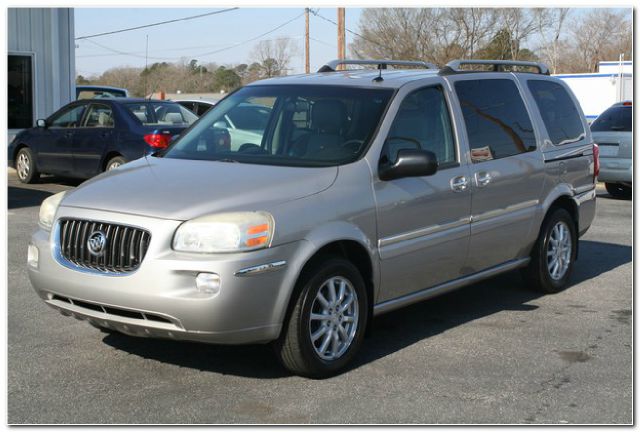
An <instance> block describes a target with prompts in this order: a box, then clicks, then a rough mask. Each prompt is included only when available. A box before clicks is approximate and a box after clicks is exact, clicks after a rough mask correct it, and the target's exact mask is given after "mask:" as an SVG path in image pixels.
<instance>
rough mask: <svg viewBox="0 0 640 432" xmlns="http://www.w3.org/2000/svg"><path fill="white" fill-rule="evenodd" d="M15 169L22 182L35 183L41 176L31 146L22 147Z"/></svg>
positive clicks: (17, 155) (17, 156)
mask: <svg viewBox="0 0 640 432" xmlns="http://www.w3.org/2000/svg"><path fill="white" fill-rule="evenodd" d="M15 169H16V171H17V174H18V180H20V182H21V183H27V184H29V183H35V182H37V181H38V179H39V178H40V173H39V172H38V167H36V161H35V159H34V158H33V152H32V151H31V149H30V148H29V147H22V148H21V149H20V150H19V151H18V153H17V154H16V159H15Z"/></svg>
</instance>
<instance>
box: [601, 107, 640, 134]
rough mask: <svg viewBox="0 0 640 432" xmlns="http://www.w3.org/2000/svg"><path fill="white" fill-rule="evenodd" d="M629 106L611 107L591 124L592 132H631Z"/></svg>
mask: <svg viewBox="0 0 640 432" xmlns="http://www.w3.org/2000/svg"><path fill="white" fill-rule="evenodd" d="M631 123H632V122H631V107H630V106H616V107H611V108H609V109H608V110H606V111H605V112H603V113H602V114H600V116H599V117H598V118H597V119H596V120H595V121H594V122H593V123H592V124H591V131H592V132H631V131H632V129H633V127H632V125H631Z"/></svg>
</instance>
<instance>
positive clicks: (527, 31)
mask: <svg viewBox="0 0 640 432" xmlns="http://www.w3.org/2000/svg"><path fill="white" fill-rule="evenodd" d="M500 15H501V16H500V18H499V22H500V26H501V27H502V28H503V29H506V30H507V31H508V32H509V35H510V39H511V43H510V44H509V45H510V46H509V49H510V54H511V58H512V59H513V60H518V56H519V54H520V52H521V51H522V43H523V42H524V41H526V40H527V38H528V37H529V36H530V35H531V34H533V32H535V30H536V28H537V27H536V17H535V14H533V13H532V11H531V9H524V8H504V9H500Z"/></svg>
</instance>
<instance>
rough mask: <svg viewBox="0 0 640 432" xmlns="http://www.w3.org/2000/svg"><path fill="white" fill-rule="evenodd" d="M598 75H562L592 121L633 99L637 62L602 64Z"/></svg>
mask: <svg viewBox="0 0 640 432" xmlns="http://www.w3.org/2000/svg"><path fill="white" fill-rule="evenodd" d="M598 70H599V72H597V73H584V74H559V75H554V76H555V77H556V78H560V79H561V80H563V81H564V82H566V83H567V85H568V86H569V87H570V88H571V90H572V91H573V93H574V94H575V95H576V98H577V99H578V101H579V102H580V106H581V107H582V111H583V112H584V115H585V117H587V120H589V122H592V121H593V120H594V119H595V118H596V117H598V116H599V115H600V114H601V113H602V112H603V111H604V110H606V109H607V108H609V107H610V106H611V105H613V104H614V103H616V102H622V101H625V100H632V99H633V62H631V61H627V62H600V64H599V66H598Z"/></svg>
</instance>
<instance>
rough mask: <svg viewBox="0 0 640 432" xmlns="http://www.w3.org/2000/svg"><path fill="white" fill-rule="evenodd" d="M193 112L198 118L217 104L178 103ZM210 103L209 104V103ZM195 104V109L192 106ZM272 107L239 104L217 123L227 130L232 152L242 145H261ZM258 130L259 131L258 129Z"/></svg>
mask: <svg viewBox="0 0 640 432" xmlns="http://www.w3.org/2000/svg"><path fill="white" fill-rule="evenodd" d="M176 102H177V103H179V104H180V105H182V106H183V107H185V108H187V109H189V110H191V112H194V113H196V114H197V115H198V117H200V116H202V115H204V114H205V113H206V112H208V111H209V110H210V109H211V108H212V107H213V106H214V105H215V104H211V105H206V103H203V102H202V101H197V102H195V101H176ZM207 103H208V102H207ZM193 104H195V105H194V106H193V107H192V105H193ZM270 114H271V107H269V106H265V105H260V104H255V103H251V104H244V103H243V104H239V105H238V106H237V107H234V108H233V109H231V110H229V112H228V113H226V115H225V116H224V117H223V118H222V119H221V120H219V121H218V122H216V124H215V127H216V128H219V129H225V130H227V131H228V132H229V135H230V136H231V143H232V147H231V149H232V150H238V147H239V146H240V145H242V144H255V145H258V146H259V145H260V142H261V141H262V131H263V130H264V127H265V126H266V124H267V122H268V121H269V115H270ZM256 128H257V129H256Z"/></svg>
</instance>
